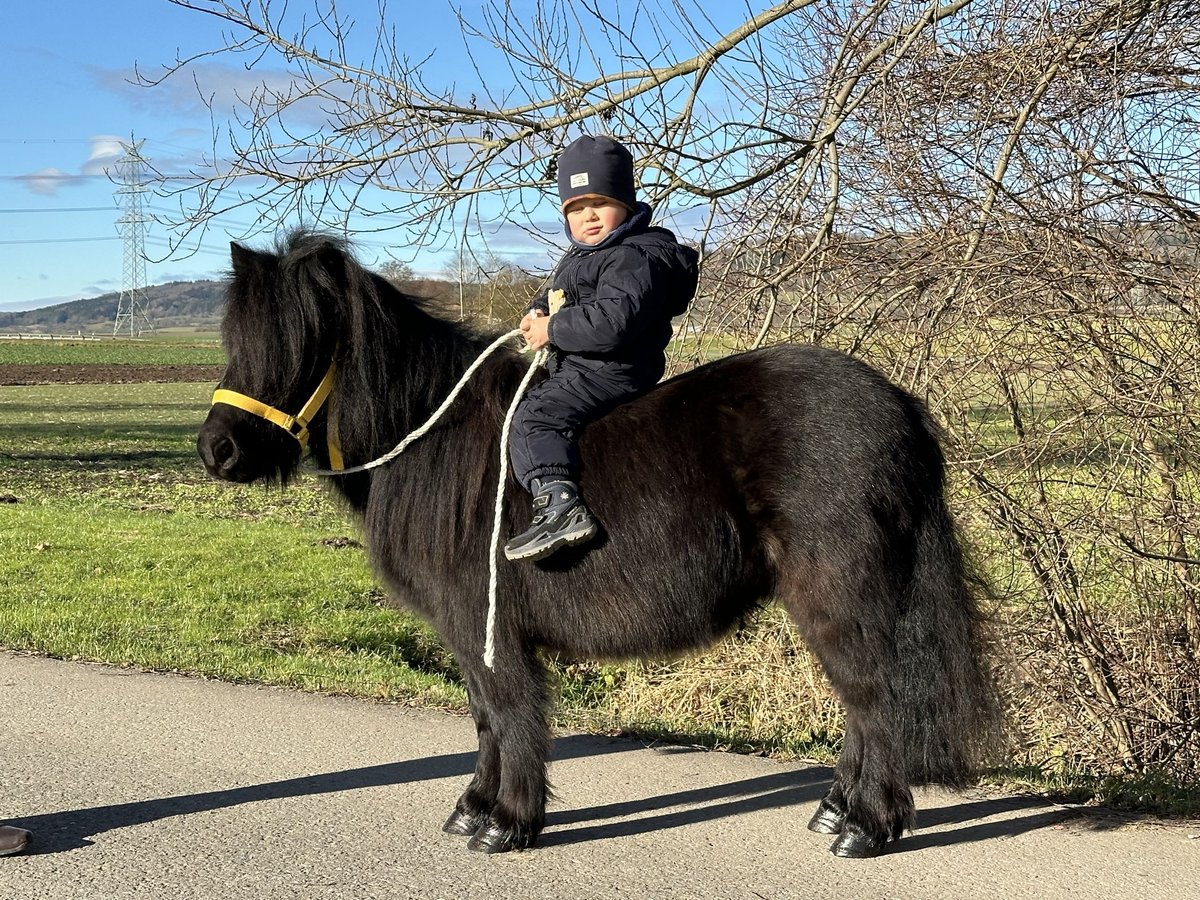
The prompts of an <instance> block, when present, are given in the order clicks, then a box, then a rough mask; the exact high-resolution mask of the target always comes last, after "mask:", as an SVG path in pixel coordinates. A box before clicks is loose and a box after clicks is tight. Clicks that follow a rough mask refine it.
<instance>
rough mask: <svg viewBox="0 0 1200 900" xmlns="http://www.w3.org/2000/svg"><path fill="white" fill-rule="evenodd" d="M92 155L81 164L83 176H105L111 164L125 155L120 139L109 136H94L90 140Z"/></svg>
mask: <svg viewBox="0 0 1200 900" xmlns="http://www.w3.org/2000/svg"><path fill="white" fill-rule="evenodd" d="M91 142H92V154H91V156H89V157H88V158H87V161H86V162H85V163H84V164H83V170H82V173H83V174H84V175H106V174H108V170H109V168H111V167H112V164H113V163H114V162H116V161H117V159H118V158H119V157H121V156H124V155H125V149H124V148H123V147H122V146H121V139H120V138H117V137H113V136H111V135H106V134H102V135H96V136H94V137H92V138H91Z"/></svg>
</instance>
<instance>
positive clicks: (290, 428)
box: [212, 363, 345, 469]
mask: <svg viewBox="0 0 1200 900" xmlns="http://www.w3.org/2000/svg"><path fill="white" fill-rule="evenodd" d="M336 374H337V363H330V364H329V371H328V372H326V373H325V377H324V378H322V379H321V383H320V384H318V385H317V389H316V390H315V391H313V393H312V396H311V397H309V398H308V401H307V402H306V403H305V404H304V406H303V407H301V409H300V412H298V413H296V415H294V416H289V415H288V414H287V413H285V412H283V411H281V410H278V409H276V408H275V407H274V406H268V405H267V404H266V403H263V402H262V401H261V400H255V399H254V398H253V397H248V396H246V395H245V394H239V393H238V392H237V391H227V390H225V389H223V388H218V389H217V390H216V391H214V392H213V398H212V405H213V406H216V405H217V404H218V403H224V404H226V405H227V406H235V407H237V408H238V409H242V410H245V411H246V412H248V413H252V414H253V415H256V416H258V417H259V418H262V419H266V420H267V421H268V422H271V423H272V424H275V425H278V426H279V427H280V428H282V429H283V430H284V431H286V432H287V433H288V434H290V435H291V436H292V437H294V438H295V439H296V440H297V441H298V442H299V443H300V449H301V450H304V449H305V448H307V447H308V423H309V422H311V421H312V418H313V416H315V415H316V414H317V411H318V410H320V408H321V407H322V406H323V405H324V403H325V401H326V400H327V399H328V398H329V392H330V391H332V390H333V381H334V377H335V376H336ZM328 418H329V427H328V429H327V430H328V433H329V436H328V444H329V466H330V468H332V469H343V468H345V464H344V463H343V461H342V451H341V448H340V447H339V446H338V439H337V418H336V417H335V416H334V415H333V410H332V409H330V411H329V416H328Z"/></svg>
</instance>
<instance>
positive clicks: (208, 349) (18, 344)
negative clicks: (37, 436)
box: [0, 334, 225, 366]
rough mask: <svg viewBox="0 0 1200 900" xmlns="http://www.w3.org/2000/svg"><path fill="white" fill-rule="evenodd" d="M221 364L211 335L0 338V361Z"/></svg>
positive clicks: (221, 353) (220, 354)
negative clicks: (110, 337) (92, 339)
mask: <svg viewBox="0 0 1200 900" xmlns="http://www.w3.org/2000/svg"><path fill="white" fill-rule="evenodd" d="M4 364H10V365H56V366H62V365H141V366H167V365H175V366H188V365H191V366H195V365H224V364H225V351H224V350H222V349H221V345H220V343H219V342H218V341H217V340H216V339H215V338H214V337H204V336H202V335H194V334H193V335H171V336H166V335H164V336H162V337H157V338H154V339H148V340H144V341H132V340H106V339H102V340H96V341H72V340H42V339H21V340H13V339H0V365H4Z"/></svg>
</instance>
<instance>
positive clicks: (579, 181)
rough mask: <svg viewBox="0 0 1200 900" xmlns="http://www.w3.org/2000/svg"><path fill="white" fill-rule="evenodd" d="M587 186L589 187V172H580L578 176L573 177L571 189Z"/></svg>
mask: <svg viewBox="0 0 1200 900" xmlns="http://www.w3.org/2000/svg"><path fill="white" fill-rule="evenodd" d="M587 185H588V173H587V172H580V173H579V174H578V175H572V176H571V187H573V188H577V187H587Z"/></svg>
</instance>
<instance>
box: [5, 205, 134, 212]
mask: <svg viewBox="0 0 1200 900" xmlns="http://www.w3.org/2000/svg"><path fill="white" fill-rule="evenodd" d="M114 210H116V207H115V206H47V207H30V208H28V209H0V213H42V212H107V213H110V212H113V211H114Z"/></svg>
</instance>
